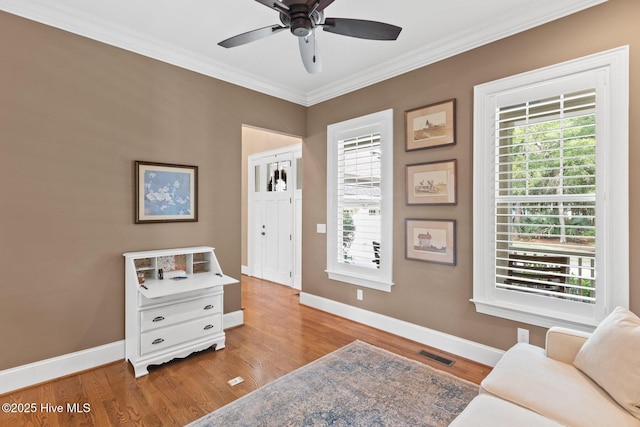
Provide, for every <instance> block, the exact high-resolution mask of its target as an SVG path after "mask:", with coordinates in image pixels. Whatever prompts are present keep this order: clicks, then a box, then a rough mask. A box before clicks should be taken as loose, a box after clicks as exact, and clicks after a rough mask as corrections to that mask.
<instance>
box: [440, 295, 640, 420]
mask: <svg viewBox="0 0 640 427" xmlns="http://www.w3.org/2000/svg"><path fill="white" fill-rule="evenodd" d="M451 426H454V427H461V426H483V427H500V426H509V427H512V426H518V427H526V426H570V427H573V426H575V427H600V426H602V427H614V426H615V427H627V426H628V427H640V319H638V317H637V316H635V315H634V314H633V313H631V312H630V311H628V310H625V309H622V308H617V309H616V310H615V311H614V312H613V313H612V314H611V315H610V316H608V317H607V318H606V319H605V320H604V321H603V322H602V323H601V325H600V326H598V328H596V330H595V331H594V332H593V334H588V333H585V332H579V331H574V330H571V329H566V328H558V327H555V328H551V329H550V330H549V331H548V333H547V338H546V351H545V350H544V349H542V348H540V347H536V346H533V345H529V344H517V345H515V346H514V347H513V348H511V349H510V350H508V351H507V352H506V353H505V354H504V356H503V357H502V359H501V360H500V361H499V362H498V364H497V365H496V367H495V368H494V369H493V371H492V372H491V373H490V374H489V375H488V376H487V377H486V378H485V379H484V381H483V382H482V384H481V386H480V393H479V395H478V396H477V397H476V398H475V399H474V400H473V401H472V402H471V403H470V404H469V406H467V408H466V409H465V410H464V411H463V412H462V413H461V414H460V415H459V416H458V417H457V418H456V419H455V420H454V421H453V423H452V424H451Z"/></svg>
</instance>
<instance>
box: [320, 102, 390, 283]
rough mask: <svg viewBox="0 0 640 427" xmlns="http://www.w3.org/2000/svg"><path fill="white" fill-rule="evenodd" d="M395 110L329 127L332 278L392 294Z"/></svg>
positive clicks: (329, 267)
mask: <svg viewBox="0 0 640 427" xmlns="http://www.w3.org/2000/svg"><path fill="white" fill-rule="evenodd" d="M392 167H393V110H386V111H382V112H380V113H374V114H370V115H368V116H364V117H359V118H356V119H352V120H348V121H345V122H341V123H337V124H333V125H330V126H328V128H327V273H328V275H329V278H330V279H333V280H338V281H341V282H347V283H352V284H356V285H360V286H366V287H370V288H374V289H378V290H383V291H387V292H388V291H390V290H391V286H392V285H393V283H392V267H393V266H392V262H393V247H392V245H393V242H392V226H393V175H392Z"/></svg>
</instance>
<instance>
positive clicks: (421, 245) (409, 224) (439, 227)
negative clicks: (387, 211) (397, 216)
mask: <svg viewBox="0 0 640 427" xmlns="http://www.w3.org/2000/svg"><path fill="white" fill-rule="evenodd" d="M405 258H406V259H409V260H415V261H425V262H434V263H437V264H447V265H456V221H455V220H449V219H411V218H407V219H405Z"/></svg>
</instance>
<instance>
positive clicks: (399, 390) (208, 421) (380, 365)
mask: <svg viewBox="0 0 640 427" xmlns="http://www.w3.org/2000/svg"><path fill="white" fill-rule="evenodd" d="M477 394H478V386H477V385H475V384H472V383H470V382H467V381H464V380H461V379H459V378H456V377H454V376H452V375H449V374H447V373H445V372H440V371H437V370H435V369H433V368H430V367H429V366H427V365H424V364H422V363H420V362H417V361H415V360H411V359H407V358H405V357H402V356H398V355H396V354H394V353H391V352H389V351H386V350H383V349H381V348H378V347H375V346H372V345H370V344H367V343H364V342H362V341H354V342H352V343H351V344H349V345H347V346H345V347H342V348H340V349H338V350H336V351H334V352H333V353H330V354H328V355H326V356H324V357H322V358H320V359H318V360H316V361H314V362H312V363H310V364H308V365H305V366H303V367H302V368H300V369H297V370H295V371H293V372H291V373H289V374H287V375H285V376H283V377H281V378H279V379H277V380H275V381H272V382H271V383H269V384H266V385H265V386H263V387H261V388H259V389H257V390H255V391H253V392H251V393H249V394H247V395H245V396H243V397H241V398H240V399H238V400H236V401H234V402H231V403H230V404H228V405H226V406H224V407H222V408H220V409H218V410H217V411H214V412H212V413H210V414H208V415H205V416H204V417H202V418H200V419H199V420H196V421H194V422H193V423H191V424H189V427H205V426H225V427H226V426H274V427H284V426H367V427H370V426H394V427H395V426H446V425H449V423H450V422H451V421H452V420H453V419H454V418H455V417H456V416H457V415H458V414H459V413H460V412H461V411H462V410H463V409H464V408H465V407H466V406H467V404H468V403H469V402H470V401H471V399H473V398H474V397H475V396H476V395H477Z"/></svg>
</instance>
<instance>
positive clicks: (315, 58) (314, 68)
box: [298, 32, 322, 74]
mask: <svg viewBox="0 0 640 427" xmlns="http://www.w3.org/2000/svg"><path fill="white" fill-rule="evenodd" d="M298 44H299V46H300V56H301V57H302V63H303V64H304V68H306V69H307V71H308V72H309V73H311V74H315V73H319V72H320V71H322V63H321V62H320V53H319V51H318V43H316V36H315V32H312V33H311V34H310V35H308V36H307V37H298Z"/></svg>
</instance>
